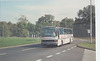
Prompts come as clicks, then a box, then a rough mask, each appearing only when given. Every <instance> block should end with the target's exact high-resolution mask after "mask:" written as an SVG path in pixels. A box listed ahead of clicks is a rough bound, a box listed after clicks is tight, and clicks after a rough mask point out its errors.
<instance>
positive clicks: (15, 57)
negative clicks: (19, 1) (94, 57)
mask: <svg viewBox="0 0 100 61" xmlns="http://www.w3.org/2000/svg"><path fill="white" fill-rule="evenodd" d="M80 42H83V41H80V40H78V39H74V41H73V42H72V43H71V44H67V45H64V46H62V47H42V46H41V45H40V44H34V45H27V46H21V47H14V48H7V49H0V61H82V57H83V53H84V49H81V48H78V47H76V44H78V43H80Z"/></svg>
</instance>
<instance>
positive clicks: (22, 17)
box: [18, 15, 28, 23]
mask: <svg viewBox="0 0 100 61" xmlns="http://www.w3.org/2000/svg"><path fill="white" fill-rule="evenodd" d="M18 20H19V22H23V23H27V22H28V20H27V19H26V17H25V16H24V15H21V17H20V18H19V19H18Z"/></svg>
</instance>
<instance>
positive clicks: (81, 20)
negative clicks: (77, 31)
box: [75, 5, 95, 24]
mask: <svg viewBox="0 0 100 61" xmlns="http://www.w3.org/2000/svg"><path fill="white" fill-rule="evenodd" d="M77 16H78V18H75V23H76V24H90V5H88V6H87V7H84V8H83V9H82V10H79V12H78V14H77ZM92 19H93V21H92V22H93V24H95V6H93V5H92Z"/></svg>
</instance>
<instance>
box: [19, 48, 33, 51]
mask: <svg viewBox="0 0 100 61" xmlns="http://www.w3.org/2000/svg"><path fill="white" fill-rule="evenodd" d="M32 49H35V48H28V49H24V50H21V51H27V50H32Z"/></svg>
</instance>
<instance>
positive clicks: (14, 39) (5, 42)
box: [0, 37, 40, 47]
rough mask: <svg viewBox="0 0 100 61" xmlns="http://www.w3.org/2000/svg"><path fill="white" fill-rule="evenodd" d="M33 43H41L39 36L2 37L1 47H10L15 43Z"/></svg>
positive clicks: (0, 40)
mask: <svg viewBox="0 0 100 61" xmlns="http://www.w3.org/2000/svg"><path fill="white" fill-rule="evenodd" d="M31 43H40V39H39V38H21V37H6V38H3V37H1V38H0V47H8V46H15V45H23V44H31Z"/></svg>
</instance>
